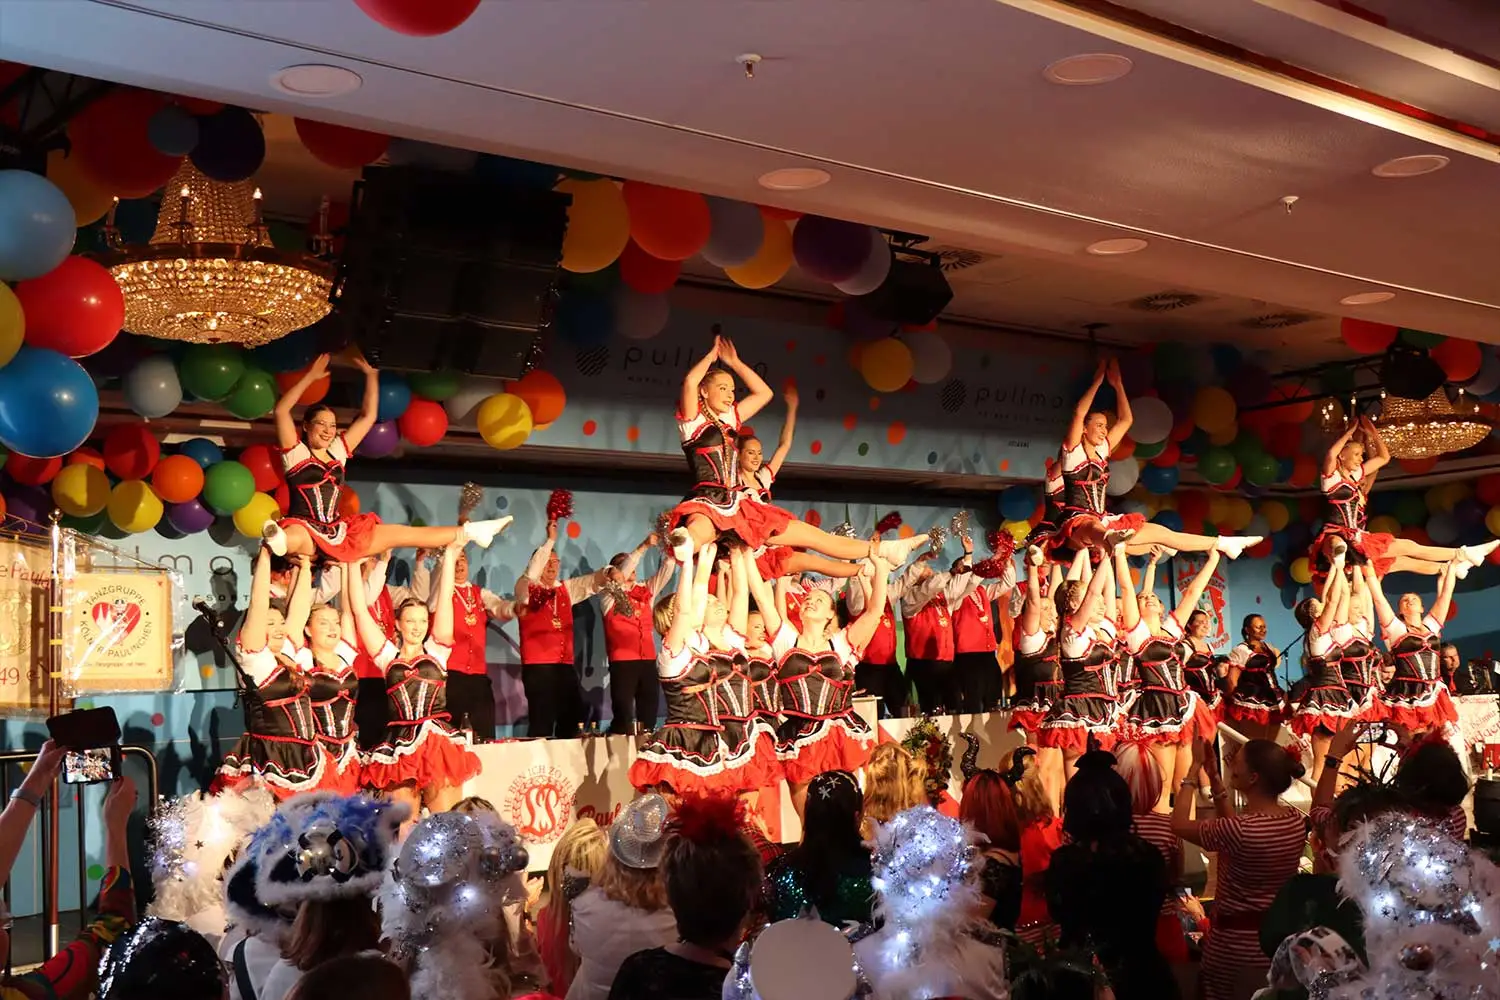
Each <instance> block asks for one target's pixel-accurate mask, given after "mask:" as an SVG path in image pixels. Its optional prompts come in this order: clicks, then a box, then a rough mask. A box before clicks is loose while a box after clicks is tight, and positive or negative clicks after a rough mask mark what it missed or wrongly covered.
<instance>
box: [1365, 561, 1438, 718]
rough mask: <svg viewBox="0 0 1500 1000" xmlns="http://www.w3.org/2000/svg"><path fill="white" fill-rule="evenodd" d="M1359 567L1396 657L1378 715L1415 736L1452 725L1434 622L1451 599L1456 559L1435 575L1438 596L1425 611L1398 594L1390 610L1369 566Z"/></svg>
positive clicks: (1419, 601)
mask: <svg viewBox="0 0 1500 1000" xmlns="http://www.w3.org/2000/svg"><path fill="white" fill-rule="evenodd" d="M1363 569H1364V574H1365V584H1366V585H1367V586H1368V587H1369V590H1370V598H1371V600H1372V601H1373V602H1374V604H1375V613H1376V615H1377V616H1378V617H1379V619H1380V632H1381V635H1382V636H1383V637H1384V639H1385V645H1386V648H1387V649H1389V650H1390V652H1391V655H1392V657H1394V659H1395V661H1396V673H1395V676H1393V677H1392V678H1391V680H1390V681H1389V682H1388V683H1387V684H1386V685H1385V688H1384V690H1382V691H1381V692H1380V694H1379V696H1378V700H1377V704H1378V705H1379V712H1380V717H1381V718H1382V719H1383V720H1385V721H1387V722H1391V723H1393V724H1395V725H1398V726H1401V727H1403V728H1405V729H1408V730H1410V731H1411V732H1413V733H1417V734H1420V733H1424V732H1427V731H1429V730H1441V729H1443V728H1445V727H1447V726H1451V725H1454V724H1456V723H1457V722H1458V709H1457V708H1455V707H1454V705H1453V699H1452V698H1451V697H1450V696H1449V694H1448V686H1447V685H1446V684H1444V683H1443V675H1442V668H1441V666H1440V665H1439V656H1440V654H1439V650H1441V649H1442V646H1443V631H1442V629H1443V627H1442V625H1440V624H1439V623H1440V622H1442V621H1444V620H1446V619H1447V617H1448V609H1449V607H1450V606H1451V605H1452V603H1453V588H1454V586H1455V585H1456V584H1457V582H1458V570H1459V564H1458V561H1457V560H1455V561H1454V562H1452V563H1449V564H1448V568H1447V569H1446V570H1445V571H1444V572H1443V574H1442V576H1440V577H1439V578H1438V593H1437V599H1436V600H1435V601H1433V602H1432V611H1431V612H1430V613H1428V614H1423V612H1422V599H1421V598H1420V597H1418V596H1417V595H1416V594H1402V595H1401V597H1400V598H1398V599H1397V601H1396V609H1395V610H1392V609H1391V605H1390V602H1389V601H1387V600H1386V596H1385V590H1384V589H1383V588H1382V586H1381V583H1380V578H1379V576H1378V575H1376V573H1375V570H1374V567H1372V566H1369V565H1368V564H1367V565H1366V566H1364V567H1363Z"/></svg>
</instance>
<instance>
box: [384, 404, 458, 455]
mask: <svg viewBox="0 0 1500 1000" xmlns="http://www.w3.org/2000/svg"><path fill="white" fill-rule="evenodd" d="M396 427H397V428H398V429H399V430H400V431H401V436H402V437H403V438H405V439H406V440H407V441H410V442H411V443H412V444H414V445H416V446H417V447H418V448H429V447H431V446H432V445H435V444H437V443H438V442H439V441H441V440H442V439H443V435H444V434H447V433H448V411H447V410H445V409H443V404H442V403H434V402H433V401H432V400H430V399H422V398H420V397H414V398H413V399H412V401H411V405H410V406H408V407H407V408H406V412H405V413H403V414H401V416H400V417H398V418H397V420H396Z"/></svg>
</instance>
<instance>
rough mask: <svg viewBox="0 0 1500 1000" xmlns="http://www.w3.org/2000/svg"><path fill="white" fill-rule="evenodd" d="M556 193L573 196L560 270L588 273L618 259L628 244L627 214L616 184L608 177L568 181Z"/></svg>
mask: <svg viewBox="0 0 1500 1000" xmlns="http://www.w3.org/2000/svg"><path fill="white" fill-rule="evenodd" d="M556 190H558V191H561V192H563V193H564V194H570V195H572V196H573V204H572V205H570V206H569V207H568V231H567V233H566V234H565V235H564V236H563V253H562V266H563V269H564V270H567V271H572V272H573V273H574V274H588V273H590V272H592V271H602V270H604V269H605V268H606V267H608V266H609V265H611V264H613V263H614V262H615V261H617V260H619V259H620V254H622V253H623V252H624V251H625V244H627V243H629V242H630V211H629V209H627V208H626V207H625V196H624V195H622V194H621V193H620V187H619V185H617V184H616V183H615V182H614V181H612V180H610V179H609V178H607V177H606V178H601V179H600V180H596V181H581V180H576V179H573V178H569V179H568V180H565V181H563V182H562V183H561V184H559V185H557V188H556Z"/></svg>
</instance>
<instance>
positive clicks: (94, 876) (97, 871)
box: [86, 865, 104, 882]
mask: <svg viewBox="0 0 1500 1000" xmlns="http://www.w3.org/2000/svg"><path fill="white" fill-rule="evenodd" d="M86 874H87V875H88V877H89V881H90V882H97V881H99V880H100V879H102V878H103V877H104V866H103V865H89V867H88V871H87V872H86Z"/></svg>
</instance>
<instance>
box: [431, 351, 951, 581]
mask: <svg viewBox="0 0 1500 1000" xmlns="http://www.w3.org/2000/svg"><path fill="white" fill-rule="evenodd" d="M716 361H717V362H720V363H722V364H723V365H724V366H725V367H723V368H713V367H712V366H713V364H714V362H716ZM731 373H733V374H731ZM735 375H738V376H739V377H740V378H741V379H743V380H744V382H745V385H746V387H747V388H748V389H749V390H750V395H749V396H747V397H746V398H745V399H743V400H741V401H739V402H736V401H735V385H734V377H735ZM772 395H773V393H772V392H771V388H770V386H768V385H766V383H765V380H764V379H762V378H761V377H760V376H759V375H758V374H756V372H755V370H754V369H753V368H751V367H750V366H749V365H747V364H745V362H744V361H742V360H741V359H740V356H739V354H738V353H736V351H735V348H734V344H733V343H731V342H730V341H729V340H728V338H725V337H715V338H714V346H713V347H711V348H710V349H709V351H708V353H707V354H705V355H704V356H703V358H702V359H701V360H699V362H698V363H697V364H695V365H694V366H693V367H692V368H691V369H690V370H689V371H688V373H687V375H686V376H685V377H684V378H683V380H682V398H681V399H680V401H679V402H678V411H677V427H678V431H679V433H680V434H681V436H682V451H683V454H684V455H685V456H686V457H687V462H688V472H689V474H690V475H692V477H693V487H692V489H690V490H689V491H688V494H687V496H686V497H684V498H683V500H682V502H681V503H679V504H678V505H677V506H676V507H674V508H672V510H671V512H670V514H671V518H672V521H673V523H674V524H676V525H677V526H678V529H677V530H679V531H684V532H686V534H687V536H689V537H691V539H692V540H693V542H694V544H695V546H701V545H703V544H704V543H706V542H711V541H714V540H715V539H717V538H718V537H719V536H720V535H722V534H726V533H727V534H733V535H736V536H738V538H739V540H740V541H742V542H744V543H745V544H746V545H748V546H750V547H751V548H757V547H759V546H761V545H766V544H768V543H769V544H771V545H789V546H794V547H799V548H809V549H813V550H815V551H817V552H821V553H823V554H824V555H827V556H832V557H834V558H835V559H863V558H865V557H866V556H869V555H873V554H876V553H877V552H878V553H879V555H880V556H881V558H883V559H885V560H887V561H888V562H892V563H894V564H897V565H899V564H900V563H902V562H905V561H906V556H907V555H908V554H909V553H910V552H911V551H912V550H914V549H915V548H917V547H918V546H919V545H922V544H924V543H925V542H926V541H927V536H926V535H913V536H912V537H910V538H902V539H893V540H888V541H883V542H879V543H873V542H862V541H860V540H858V539H854V538H842V537H840V536H838V535H831V534H829V533H828V532H826V531H823V530H821V529H819V528H814V527H813V526H812V525H810V524H808V523H806V522H805V521H799V520H797V519H796V518H795V517H793V516H792V515H791V513H790V512H789V511H786V510H783V509H781V508H780V507H776V506H773V505H771V504H764V503H761V502H759V501H758V500H755V499H753V498H751V497H750V496H748V495H747V494H746V493H745V491H744V490H743V489H742V486H743V485H744V484H743V483H742V482H741V480H740V473H739V462H738V458H739V455H738V452H737V450H736V448H735V444H736V442H737V441H738V439H739V434H740V427H741V426H742V425H743V423H744V422H745V421H747V420H749V419H750V418H751V417H753V416H754V415H755V414H757V413H759V412H760V411H761V409H762V408H763V407H764V406H765V405H766V404H767V403H769V402H770V401H771V398H772ZM674 534H675V532H674ZM407 544H411V543H407ZM672 544H673V549H674V551H675V550H676V548H677V544H678V539H673V543H672Z"/></svg>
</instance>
